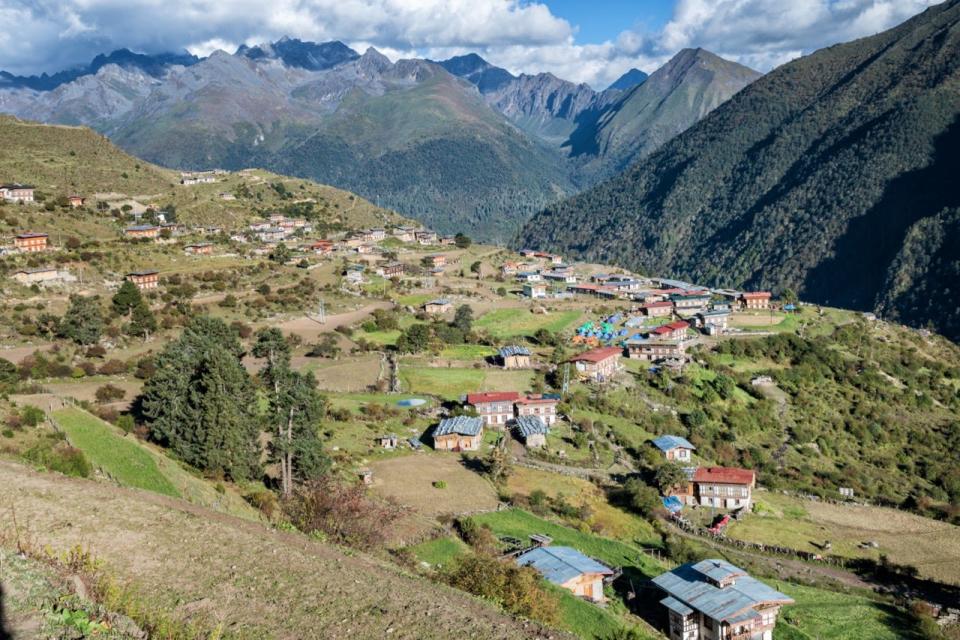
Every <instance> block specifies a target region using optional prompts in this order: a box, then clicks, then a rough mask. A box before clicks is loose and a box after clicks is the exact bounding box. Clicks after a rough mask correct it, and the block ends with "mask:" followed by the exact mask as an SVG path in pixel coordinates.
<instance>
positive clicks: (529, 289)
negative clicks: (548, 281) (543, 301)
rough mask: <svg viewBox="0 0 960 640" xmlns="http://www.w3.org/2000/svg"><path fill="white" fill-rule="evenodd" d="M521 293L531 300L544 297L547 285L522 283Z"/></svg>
mask: <svg viewBox="0 0 960 640" xmlns="http://www.w3.org/2000/svg"><path fill="white" fill-rule="evenodd" d="M523 295H525V296H526V297H528V298H530V299H531V300H536V299H538V298H546V297H547V285H545V284H537V283H529V282H528V283H526V284H524V285H523Z"/></svg>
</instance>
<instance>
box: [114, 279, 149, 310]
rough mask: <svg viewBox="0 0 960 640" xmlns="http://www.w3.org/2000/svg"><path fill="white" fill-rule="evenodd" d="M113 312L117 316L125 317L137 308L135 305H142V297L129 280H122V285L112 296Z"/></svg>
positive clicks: (137, 288)
mask: <svg viewBox="0 0 960 640" xmlns="http://www.w3.org/2000/svg"><path fill="white" fill-rule="evenodd" d="M111 302H112V304H113V311H114V313H116V314H117V315H119V316H125V315H127V314H128V313H130V312H131V311H133V310H134V309H136V308H137V305H139V304H142V303H143V296H142V295H140V288H139V287H137V285H135V284H134V283H133V282H131V281H130V280H124V281H123V284H121V285H120V289H118V290H117V292H116V293H115V294H113V300H112V301H111Z"/></svg>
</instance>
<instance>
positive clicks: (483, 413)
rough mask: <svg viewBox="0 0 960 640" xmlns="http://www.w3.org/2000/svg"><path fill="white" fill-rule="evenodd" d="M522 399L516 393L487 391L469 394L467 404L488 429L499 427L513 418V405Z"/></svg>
mask: <svg viewBox="0 0 960 640" xmlns="http://www.w3.org/2000/svg"><path fill="white" fill-rule="evenodd" d="M519 399H520V394H519V393H517V392H516V391H486V392H483V393H470V394H467V404H468V405H470V406H471V407H473V409H474V410H475V411H476V412H477V415H479V416H480V419H481V420H482V421H483V424H485V425H487V426H488V427H495V426H497V427H499V426H503V425H505V424H507V422H509V421H510V420H511V419H512V418H513V403H514V402H516V401H517V400H519Z"/></svg>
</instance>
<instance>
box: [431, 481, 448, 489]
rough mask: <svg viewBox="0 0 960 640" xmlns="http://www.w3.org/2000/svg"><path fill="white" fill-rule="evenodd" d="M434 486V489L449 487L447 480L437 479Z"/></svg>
mask: <svg viewBox="0 0 960 640" xmlns="http://www.w3.org/2000/svg"><path fill="white" fill-rule="evenodd" d="M433 488H434V489H446V488H447V483H446V482H445V481H443V480H436V481H435V482H434V483H433Z"/></svg>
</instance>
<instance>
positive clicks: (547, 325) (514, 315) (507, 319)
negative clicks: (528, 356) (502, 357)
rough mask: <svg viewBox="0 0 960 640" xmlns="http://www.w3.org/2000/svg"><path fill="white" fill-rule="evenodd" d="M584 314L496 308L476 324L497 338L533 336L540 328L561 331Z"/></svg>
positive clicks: (579, 312) (578, 312)
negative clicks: (541, 312) (543, 312)
mask: <svg viewBox="0 0 960 640" xmlns="http://www.w3.org/2000/svg"><path fill="white" fill-rule="evenodd" d="M582 315H583V313H582V312H581V311H555V312H553V313H549V314H536V313H531V312H530V310H529V309H526V308H518V309H496V310H494V311H490V312H489V313H485V314H483V315H482V316H481V317H480V318H479V319H477V321H476V323H474V326H475V327H476V328H477V329H483V330H485V331H487V332H489V333H490V335H492V336H494V337H496V338H511V337H514V336H532V335H533V334H534V333H536V332H537V330H538V329H547V330H549V331H552V332H553V333H559V332H561V331H563V330H565V329H568V328H570V327H571V326H573V324H574V323H576V322H577V320H579V319H580V317H581V316H582Z"/></svg>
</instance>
